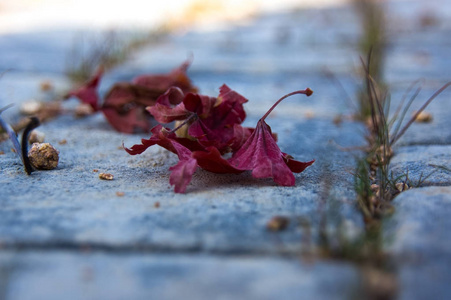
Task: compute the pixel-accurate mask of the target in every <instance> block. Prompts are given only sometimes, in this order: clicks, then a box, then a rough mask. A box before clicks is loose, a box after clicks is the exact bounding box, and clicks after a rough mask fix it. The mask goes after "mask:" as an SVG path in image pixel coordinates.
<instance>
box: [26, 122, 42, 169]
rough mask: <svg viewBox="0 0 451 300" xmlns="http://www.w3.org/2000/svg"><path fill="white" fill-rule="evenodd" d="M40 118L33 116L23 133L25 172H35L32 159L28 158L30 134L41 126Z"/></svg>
mask: <svg viewBox="0 0 451 300" xmlns="http://www.w3.org/2000/svg"><path fill="white" fill-rule="evenodd" d="M39 124H40V123H39V119H38V118H36V117H31V118H30V122H29V123H28V125H27V127H25V129H24V132H23V134H22V149H21V150H22V161H23V165H24V167H25V172H27V174H28V175H30V174H31V172H33V167H32V165H31V163H30V159H29V158H28V136H29V135H30V133H31V131H33V129H35V128H36V127H38V126H39Z"/></svg>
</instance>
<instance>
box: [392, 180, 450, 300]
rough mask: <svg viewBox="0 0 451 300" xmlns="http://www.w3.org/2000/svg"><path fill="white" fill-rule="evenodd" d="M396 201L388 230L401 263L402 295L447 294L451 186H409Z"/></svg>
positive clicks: (439, 296) (396, 256)
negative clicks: (410, 187) (411, 187)
mask: <svg viewBox="0 0 451 300" xmlns="http://www.w3.org/2000/svg"><path fill="white" fill-rule="evenodd" d="M394 205H395V208H396V213H395V214H394V215H393V217H392V218H391V219H390V220H389V221H388V223H387V224H386V225H387V230H386V231H387V235H388V236H389V239H390V240H392V244H391V245H390V248H391V251H392V252H393V253H394V255H395V259H396V260H397V261H398V263H399V265H400V267H399V271H398V272H399V281H400V284H401V286H402V287H403V288H402V289H401V291H400V299H430V298H431V297H432V298H435V299H446V298H448V296H449V289H448V283H449V282H450V281H451V270H450V269H449V266H450V264H451V257H450V253H451V241H450V239H449V231H450V230H451V221H450V218H449V215H450V214H451V187H425V188H419V189H414V190H410V191H407V192H405V193H402V194H401V195H399V196H398V197H397V198H396V199H395V201H394ZM419 286H420V287H421V288H418V287H419Z"/></svg>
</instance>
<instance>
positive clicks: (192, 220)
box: [0, 115, 361, 252]
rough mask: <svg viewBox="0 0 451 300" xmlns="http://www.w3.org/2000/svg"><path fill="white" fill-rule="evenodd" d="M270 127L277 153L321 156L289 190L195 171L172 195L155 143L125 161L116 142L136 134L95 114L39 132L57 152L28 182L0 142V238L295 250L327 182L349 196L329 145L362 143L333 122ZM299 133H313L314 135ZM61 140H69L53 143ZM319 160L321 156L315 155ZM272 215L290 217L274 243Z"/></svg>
mask: <svg viewBox="0 0 451 300" xmlns="http://www.w3.org/2000/svg"><path fill="white" fill-rule="evenodd" d="M276 120H277V119H276V118H274V120H273V122H274V121H276ZM274 123H275V124H278V123H276V122H274ZM302 128H304V130H302ZM274 129H275V130H277V131H278V132H280V145H281V147H282V149H285V150H286V151H287V152H290V153H292V155H294V156H295V157H296V158H298V159H302V160H305V161H307V160H311V159H314V158H317V160H318V163H316V164H315V165H314V167H312V168H310V169H309V170H306V171H305V172H304V173H301V174H300V175H297V176H296V177H297V184H296V186H295V187H292V188H290V187H288V188H286V187H278V186H276V185H275V184H274V183H272V182H271V181H270V180H256V179H253V178H252V177H251V176H250V174H248V173H243V174H240V175H217V174H212V173H209V172H206V171H202V170H199V171H198V172H197V173H196V175H195V176H194V178H193V181H192V184H191V185H190V186H189V188H188V193H187V194H186V195H178V194H174V193H173V191H172V188H171V187H170V186H169V183H168V176H169V173H168V168H169V166H171V165H173V164H175V163H176V161H177V160H176V157H175V155H172V154H170V153H169V152H167V151H166V150H164V149H159V148H157V147H156V148H151V149H149V150H148V151H146V152H145V153H144V154H143V155H140V156H130V155H128V154H127V153H125V151H124V150H122V149H119V148H120V146H121V143H122V142H124V143H125V145H127V146H130V145H132V144H133V143H137V142H139V138H140V137H139V136H138V135H125V134H119V133H116V132H113V131H112V129H111V128H109V125H107V124H106V122H105V120H104V118H103V116H101V115H98V116H93V117H91V118H88V119H84V120H78V119H73V118H72V117H70V116H67V117H61V118H59V119H57V120H55V121H52V122H50V123H47V124H45V125H43V126H42V127H41V131H43V132H44V133H45V134H46V137H47V141H48V142H50V143H52V144H53V145H55V146H56V147H57V149H59V151H60V164H59V166H58V168H57V169H55V170H52V171H40V172H35V173H33V174H32V175H31V176H27V175H25V173H24V171H23V168H22V166H21V163H20V160H19V159H18V158H17V156H16V155H15V154H14V153H12V152H10V150H9V147H10V145H8V143H2V144H1V145H0V147H1V149H2V150H3V151H4V152H5V154H4V155H2V171H1V173H0V181H1V182H2V186H4V188H3V189H2V197H1V200H0V201H1V205H2V210H1V212H0V214H1V217H0V237H1V241H2V242H3V243H6V244H10V245H15V244H17V245H20V244H45V243H49V244H58V243H63V244H64V243H67V244H80V243H92V244H105V245H109V246H119V247H123V246H126V245H135V246H138V247H140V246H141V247H145V248H151V249H153V248H156V249H161V248H168V249H203V250H208V251H213V252H229V251H231V252H235V251H237V252H242V251H252V252H268V251H269V252H277V251H279V250H282V251H288V252H293V251H298V249H299V246H300V239H299V238H300V236H301V235H302V232H301V229H300V228H299V227H298V226H297V225H296V223H297V221H296V218H297V217H298V216H304V215H305V216H309V215H310V216H312V217H311V218H312V222H316V220H315V217H314V216H315V212H316V211H317V209H318V197H319V196H318V193H320V192H321V191H322V190H323V187H322V183H323V181H324V177H325V176H331V177H332V180H333V182H334V194H335V195H336V197H337V199H341V201H343V202H344V203H346V201H348V199H352V197H353V194H354V192H353V190H352V180H350V177H349V175H348V174H349V173H348V172H349V170H351V169H352V168H353V164H354V161H353V157H352V154H351V153H347V152H344V151H340V150H337V149H336V148H335V147H333V146H330V145H329V144H328V142H329V140H330V139H333V138H336V139H340V140H341V142H342V143H343V146H355V145H356V143H357V144H358V143H361V138H360V137H359V136H358V135H356V134H350V133H349V132H354V131H355V130H356V127H354V126H353V125H352V124H349V125H347V126H342V127H336V126H335V125H334V124H332V123H331V122H330V121H327V122H324V121H320V120H319V121H317V122H310V121H309V122H307V121H305V122H298V123H296V122H289V120H285V121H283V122H280V124H278V125H276V126H274ZM86 132H89V136H86ZM303 132H310V134H311V136H312V137H313V138H311V139H310V138H309V137H308V136H305V135H304V134H303ZM283 135H286V137H283ZM63 139H65V140H66V141H67V143H66V144H64V145H59V144H58V142H59V141H61V140H63ZM294 141H296V143H294ZM303 144H304V145H303ZM314 144H315V145H316V146H315V147H313V145H314ZM326 154H327V155H329V158H328V160H325V159H322V158H321V156H323V155H326ZM329 159H330V160H329ZM334 161H336V162H334ZM94 169H98V170H99V172H108V173H112V174H113V175H114V176H115V179H114V180H113V181H102V180H100V179H99V178H98V173H95V172H93V170H94ZM325 174H326V175H325ZM116 192H123V193H124V196H123V197H119V196H117V195H116ZM156 202H159V204H160V207H159V208H156V207H155V203H156ZM343 212H344V213H345V214H346V215H348V216H349V218H350V219H351V220H354V221H355V222H360V216H359V214H358V213H357V212H356V211H355V209H354V207H353V206H352V205H351V204H344V205H343ZM275 214H281V215H287V216H288V217H290V218H292V221H293V222H292V225H290V227H289V230H287V231H286V232H284V233H282V234H280V236H279V235H277V236H278V238H279V237H280V240H278V238H277V239H276V240H274V238H273V236H274V234H272V233H269V232H267V231H266V229H265V226H266V222H268V220H269V219H270V218H271V217H272V216H273V215H275ZM281 243H282V244H281ZM281 245H282V246H281Z"/></svg>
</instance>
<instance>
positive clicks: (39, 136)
mask: <svg viewBox="0 0 451 300" xmlns="http://www.w3.org/2000/svg"><path fill="white" fill-rule="evenodd" d="M44 139H45V134H44V133H43V132H41V131H39V130H36V129H35V130H33V131H32V132H31V133H30V136H29V137H28V142H29V143H30V144H34V143H44Z"/></svg>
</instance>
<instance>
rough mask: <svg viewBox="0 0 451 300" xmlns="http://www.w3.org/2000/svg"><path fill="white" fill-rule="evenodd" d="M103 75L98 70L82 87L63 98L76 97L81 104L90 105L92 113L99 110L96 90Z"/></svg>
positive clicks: (100, 69)
mask: <svg viewBox="0 0 451 300" xmlns="http://www.w3.org/2000/svg"><path fill="white" fill-rule="evenodd" d="M102 75H103V68H98V70H97V72H96V73H95V75H94V76H93V77H92V78H91V79H89V80H88V81H87V82H86V83H85V84H84V85H82V86H81V87H79V88H78V89H75V90H73V91H70V92H69V93H67V95H66V96H65V98H69V97H72V96H73V97H77V98H78V99H80V101H81V102H83V103H86V104H89V105H91V107H92V108H93V110H94V111H98V110H99V96H98V94H97V88H98V86H99V83H100V79H101V78H102Z"/></svg>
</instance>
